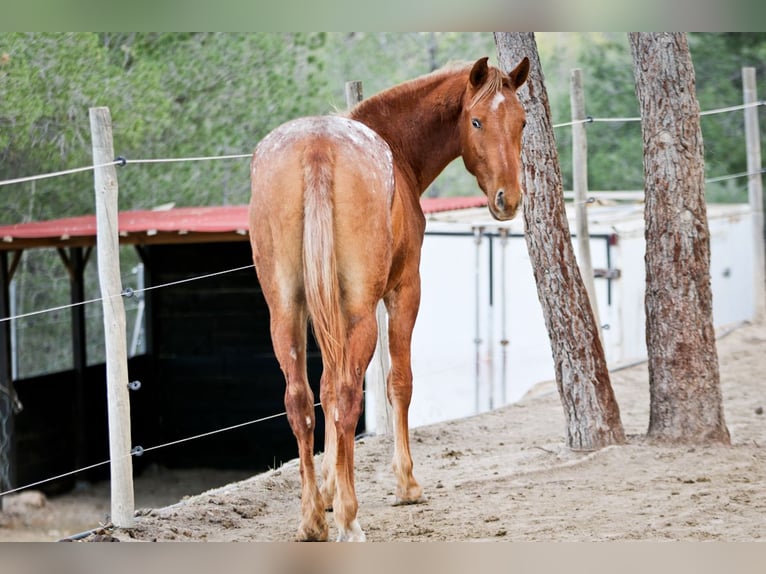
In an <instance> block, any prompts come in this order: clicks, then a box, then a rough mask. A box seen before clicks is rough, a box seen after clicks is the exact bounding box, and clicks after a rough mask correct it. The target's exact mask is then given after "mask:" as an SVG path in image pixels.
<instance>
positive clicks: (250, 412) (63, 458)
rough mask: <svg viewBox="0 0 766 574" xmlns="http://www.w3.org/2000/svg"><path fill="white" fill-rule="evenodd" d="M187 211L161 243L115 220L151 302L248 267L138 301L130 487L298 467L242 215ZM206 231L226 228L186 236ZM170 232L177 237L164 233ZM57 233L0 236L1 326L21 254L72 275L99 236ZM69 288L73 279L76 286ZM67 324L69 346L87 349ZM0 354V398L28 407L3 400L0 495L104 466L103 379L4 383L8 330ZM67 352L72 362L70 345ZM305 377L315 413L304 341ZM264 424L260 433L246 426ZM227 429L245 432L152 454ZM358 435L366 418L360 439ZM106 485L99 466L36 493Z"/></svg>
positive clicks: (313, 354) (312, 347)
mask: <svg viewBox="0 0 766 574" xmlns="http://www.w3.org/2000/svg"><path fill="white" fill-rule="evenodd" d="M189 211H190V210H172V211H171V212H165V213H164V214H163V224H164V225H165V226H166V227H170V229H163V230H162V231H160V232H157V226H156V225H154V223H153V222H152V221H148V222H146V223H145V224H143V225H133V227H132V228H131V229H130V231H127V230H123V216H124V215H125V214H120V227H121V231H120V235H121V242H123V243H132V244H134V245H135V246H136V249H138V251H139V253H140V256H141V259H142V260H143V262H144V265H145V282H146V285H145V286H146V287H147V288H150V287H153V286H159V285H166V284H168V283H174V282H178V281H181V280H184V279H189V278H194V277H200V276H203V275H207V274H211V273H217V272H220V271H228V270H231V269H237V268H240V267H246V266H249V267H247V268H245V269H240V270H238V271H233V272H228V273H223V274H220V275H214V276H210V277H206V278H203V279H198V280H195V281H189V282H180V283H175V284H173V285H170V286H165V287H163V288H158V289H148V290H147V291H145V292H144V297H145V303H146V327H145V328H146V333H145V336H146V353H145V354H144V355H141V356H136V357H133V358H131V359H130V360H129V366H128V370H129V378H130V381H140V383H141V385H140V389H139V390H135V391H131V393H130V401H131V405H130V406H131V425H132V426H131V435H132V436H131V438H132V444H133V445H134V448H135V447H137V446H141V447H143V448H144V449H147V451H146V452H144V454H143V455H141V456H134V457H133V465H134V469H135V472H136V473H140V472H141V471H142V470H143V469H144V468H145V467H146V466H148V465H149V464H153V463H156V464H160V465H163V466H166V467H171V468H178V467H187V468H195V467H196V468H198V467H207V468H223V469H244V470H252V471H253V472H259V471H262V470H266V469H268V468H273V467H275V466H278V465H279V464H280V463H282V462H285V461H287V460H290V459H292V458H295V457H296V456H297V446H296V443H295V439H294V437H293V435H292V432H291V430H290V428H289V425H288V423H287V419H286V417H285V416H274V415H279V414H280V413H283V411H284V402H283V397H284V379H283V377H282V373H281V371H280V369H279V365H278V363H277V361H276V358H275V357H274V354H273V351H272V348H271V339H270V333H269V314H268V308H267V306H266V303H265V301H264V299H263V296H262V294H261V290H260V287H259V284H258V281H257V277H256V274H255V271H254V269H253V268H252V266H251V264H252V258H251V252H250V244H249V242H248V241H247V234H246V233H243V232H242V229H243V228H244V229H246V227H247V225H246V221H247V220H246V215H244V214H245V213H246V211H245V210H244V209H243V207H242V206H238V207H236V208H205V209H203V210H199V209H198V210H196V211H197V212H200V213H199V214H197V213H194V214H191V215H190V213H189ZM224 211H225V213H224ZM174 212H175V213H174ZM147 213H149V217H154V215H153V214H151V213H150V212H147ZM134 214H135V212H130V213H129V214H127V215H129V216H131V217H133V216H134ZM216 217H218V218H219V219H221V220H222V225H220V226H217V227H215V228H214V229H212V230H210V229H206V230H204V231H196V232H195V231H194V227H193V224H190V223H189V221H190V220H194V219H195V218H198V219H199V221H200V222H201V224H204V225H206V226H208V228H210V222H211V220H215V219H216ZM174 218H175V220H176V221H177V222H178V223H177V225H175V228H173V226H172V225H170V224H169V223H168V222H172V221H173V220H174ZM227 218H228V219H227ZM78 219H79V220H82V219H83V218H78ZM134 219H135V217H134ZM66 221H67V220H59V221H58V222H47V223H49V224H50V225H49V227H51V228H52V230H49V231H41V230H39V229H38V230H36V231H35V233H34V234H33V235H35V237H24V233H23V229H22V228H23V225H21V226H6V227H0V237H4V238H6V239H5V242H4V243H3V244H2V249H0V267H1V268H2V269H0V271H2V279H3V281H2V301H0V303H2V308H1V309H0V311H2V316H3V317H7V316H9V313H8V312H7V309H8V308H9V307H8V284H9V281H10V278H11V277H12V275H13V270H14V267H15V265H14V262H17V261H18V257H19V256H20V254H21V253H22V251H23V250H24V249H28V248H31V247H52V248H58V249H60V250H64V251H65V252H66V253H69V254H70V256H69V257H68V259H67V258H65V259H67V260H68V261H70V262H72V261H75V260H77V257H76V255H77V254H78V250H81V249H83V248H86V249H87V248H88V247H89V246H92V244H93V243H94V242H95V234H93V235H90V234H89V232H88V231H87V230H85V231H82V230H81V231H80V234H79V235H78V234H77V233H73V232H72V230H71V229H69V228H67V227H66ZM79 223H81V222H78V225H79ZM133 223H135V222H133ZM27 225H33V224H27ZM19 229H21V230H22V231H18V230H19ZM160 229H162V228H160ZM45 233H48V235H47V236H46V235H45ZM8 237H11V238H12V240H9V239H7V238H8ZM17 254H18V255H17ZM93 259H94V260H95V257H93ZM86 260H87V257H86ZM92 264H94V265H95V262H94V263H92ZM70 271H71V269H70ZM79 280H80V281H82V269H80V272H79ZM76 282H77V276H76V275H75V276H74V278H73V285H75V284H76ZM73 299H76V296H73ZM76 315H77V314H76V313H73V328H72V337H73V340H75V341H76V340H77V339H81V340H82V341H84V337H83V336H82V333H81V332H80V331H81V330H82V328H83V326H82V325H79V324H78V323H79V321H78V320H77V318H76ZM0 343H2V345H1V346H2V349H0V355H1V356H0V367H2V368H1V369H0V377H2V380H0V384H2V385H3V388H9V389H11V391H12V393H16V395H17V397H18V399H19V401H20V402H21V404H23V407H24V408H23V410H21V411H20V412H15V411H14V409H13V404H14V400H12V399H13V397H12V394H11V393H0V425H2V429H3V433H4V434H3V435H2V436H8V437H10V439H11V440H10V442H9V443H8V444H7V445H5V446H4V448H3V452H2V453H0V457H2V458H3V459H4V460H5V464H6V465H7V466H8V467H9V472H8V473H7V476H8V478H7V479H6V482H7V484H0V492H2V491H4V490H7V489H10V488H16V487H19V486H24V485H29V484H32V483H35V482H37V481H43V480H47V479H49V478H51V477H54V476H57V475H59V474H64V473H69V472H71V471H73V470H76V469H80V468H84V467H87V466H90V465H96V464H98V463H101V462H104V461H107V460H108V459H109V448H108V427H107V409H106V375H105V366H104V365H96V366H90V367H85V366H84V364H82V363H79V364H78V361H77V359H75V368H74V369H73V370H71V371H66V372H60V373H51V374H47V375H44V376H40V377H34V378H29V379H20V380H14V381H11V380H10V379H11V377H10V373H11V370H10V338H9V332H8V322H5V323H0ZM83 344H84V343H83ZM74 348H75V351H74V352H75V354H77V350H76V348H77V343H76V342H75V344H74ZM308 365H309V380H310V382H311V386H312V388H313V390H314V393H315V397H316V400H317V401H318V397H319V390H318V385H319V376H320V374H321V357H320V355H319V352H318V349H317V346H316V343H315V342H314V340H313V337H311V334H310V329H309V351H308ZM261 418H267V420H263V421H260V422H253V423H252V424H243V423H250V421H257V420H258V419H261ZM237 425H242V426H239V427H237V428H234V429H231V430H226V431H225V432H221V433H217V434H213V435H210V436H205V437H201V438H196V439H195V440H191V441H188V442H181V443H178V444H173V445H170V446H167V447H164V448H159V449H152V448H151V447H154V446H157V445H164V444H166V443H171V442H174V441H180V440H181V439H185V438H188V437H194V436H197V435H201V434H205V433H209V432H211V431H216V430H219V429H225V428H227V427H232V426H237ZM363 425H364V416H362V417H361V420H360V426H359V431H360V432H361V431H363V430H364V429H363ZM317 427H318V428H317V431H316V432H317V434H316V440H315V445H316V450H317V451H320V450H322V448H323V432H324V422H323V417H322V415H321V408H319V407H317ZM2 462H3V461H2V460H0V464H2ZM108 473H109V466H108V465H107V464H102V465H99V466H96V467H94V468H92V469H90V470H87V471H84V472H80V473H77V474H76V475H71V476H67V477H65V478H61V479H58V480H53V481H50V482H45V483H44V484H41V485H40V486H37V487H36V488H39V489H41V490H43V491H46V492H48V493H56V492H62V491H65V490H68V489H70V488H71V487H72V486H73V485H74V484H75V482H76V481H79V480H91V481H93V480H99V479H104V478H108Z"/></svg>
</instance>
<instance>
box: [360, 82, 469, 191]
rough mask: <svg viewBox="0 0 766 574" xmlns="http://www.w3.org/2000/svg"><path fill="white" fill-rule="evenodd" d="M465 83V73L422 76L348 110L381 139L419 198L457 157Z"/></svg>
mask: <svg viewBox="0 0 766 574" xmlns="http://www.w3.org/2000/svg"><path fill="white" fill-rule="evenodd" d="M466 82H467V72H465V73H452V74H438V73H437V74H432V75H429V76H424V77H422V78H419V79H416V80H412V81H410V82H406V83H404V84H400V85H399V86H396V87H394V88H391V89H389V90H386V91H384V92H381V93H380V94H378V95H376V96H373V97H371V98H370V99H368V100H365V101H363V102H361V103H360V104H359V105H357V106H356V107H355V108H353V109H352V110H351V112H349V116H350V117H351V118H352V119H354V120H357V121H360V122H362V123H364V124H366V125H367V126H368V127H370V128H372V129H373V130H375V131H376V132H377V133H378V134H379V135H380V136H381V137H382V138H383V139H384V140H386V142H387V143H388V145H389V146H390V147H391V150H392V152H393V155H394V162H395V164H396V166H397V168H398V169H399V170H400V172H401V173H402V174H403V175H404V176H405V177H407V179H408V180H410V185H411V187H412V190H413V191H414V192H415V193H417V194H418V195H420V194H422V193H423V192H424V191H425V189H426V188H427V187H428V186H429V185H430V183H431V182H432V181H433V180H434V179H436V177H437V176H438V175H439V174H440V173H441V172H442V171H443V170H444V168H445V167H447V164H449V163H450V162H451V161H452V160H454V159H455V158H457V157H458V156H459V155H460V135H459V131H458V119H459V117H460V112H461V107H462V96H463V91H464V90H465V85H466Z"/></svg>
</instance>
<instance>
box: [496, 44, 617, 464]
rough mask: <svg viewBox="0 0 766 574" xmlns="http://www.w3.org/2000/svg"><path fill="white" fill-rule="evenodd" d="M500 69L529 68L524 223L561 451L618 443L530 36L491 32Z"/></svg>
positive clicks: (524, 95) (523, 96)
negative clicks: (559, 417)
mask: <svg viewBox="0 0 766 574" xmlns="http://www.w3.org/2000/svg"><path fill="white" fill-rule="evenodd" d="M495 43H496V44H497V49H498V59H499V62H500V65H501V66H502V67H503V68H505V69H506V70H510V69H512V68H513V66H514V65H515V64H516V63H517V62H518V61H519V60H520V59H521V58H522V57H523V56H528V57H529V59H530V61H531V63H532V67H531V71H530V75H529V79H528V80H527V83H526V84H525V86H523V87H522V88H520V90H519V99H520V100H521V103H522V105H523V106H524V108H525V109H526V112H527V127H526V128H525V131H524V142H523V146H522V162H523V164H524V175H525V183H524V188H525V190H526V193H525V195H524V203H523V208H524V224H525V228H526V233H525V237H526V241H527V248H528V250H529V255H530V257H531V260H532V267H533V269H534V274H535V281H536V283H537V294H538V298H539V299H540V303H541V305H542V308H543V315H544V316H545V323H546V326H547V328H548V335H549V337H550V341H551V349H552V352H553V360H554V364H555V371H556V384H557V386H558V390H559V396H560V398H561V402H562V405H563V406H564V414H565V418H566V435H567V445H568V446H569V447H570V448H572V449H576V450H593V449H598V448H602V447H604V446H608V445H611V444H621V443H623V442H625V433H624V431H623V428H622V422H621V420H620V409H619V407H618V405H617V401H616V400H615V398H614V393H613V392H612V386H611V383H610V382H609V371H608V370H607V367H606V359H605V358H604V349H603V347H602V345H601V340H600V338H599V332H598V329H599V326H598V325H597V324H596V322H595V320H594V318H593V312H592V309H591V306H590V302H589V300H588V294H587V291H586V289H585V285H584V284H583V281H582V276H581V275H580V270H579V267H578V266H577V261H576V259H575V254H574V247H573V245H572V239H571V234H570V231H569V224H568V223H567V218H566V211H565V209H564V196H563V193H562V183H561V170H560V167H559V161H558V153H557V150H556V142H555V139H554V136H553V126H552V124H551V113H550V106H549V104H548V94H547V92H546V90H545V85H544V84H543V75H542V69H541V66H540V59H539V56H538V53H537V43H536V41H535V37H534V34H531V33H507V32H497V33H495Z"/></svg>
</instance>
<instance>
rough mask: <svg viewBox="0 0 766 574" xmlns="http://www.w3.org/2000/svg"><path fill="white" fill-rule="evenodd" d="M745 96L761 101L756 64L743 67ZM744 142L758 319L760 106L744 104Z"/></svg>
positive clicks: (764, 304) (762, 303) (761, 272)
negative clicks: (756, 79)
mask: <svg viewBox="0 0 766 574" xmlns="http://www.w3.org/2000/svg"><path fill="white" fill-rule="evenodd" d="M742 98H743V100H744V103H745V104H755V103H756V102H758V93H757V89H756V84H755V68H742ZM745 145H746V148H747V173H748V174H749V175H748V177H747V195H748V199H749V202H750V211H751V213H752V215H751V217H752V218H753V250H754V251H753V281H754V291H753V296H754V298H755V301H754V302H755V319H756V320H762V319H764V316H765V315H766V286H765V285H764V281H765V279H764V276H765V275H766V269H764V266H766V261H765V259H764V241H766V239H765V238H764V232H765V230H764V227H763V179H762V177H761V134H760V130H759V127H758V107H757V106H755V105H753V106H751V107H747V108H745Z"/></svg>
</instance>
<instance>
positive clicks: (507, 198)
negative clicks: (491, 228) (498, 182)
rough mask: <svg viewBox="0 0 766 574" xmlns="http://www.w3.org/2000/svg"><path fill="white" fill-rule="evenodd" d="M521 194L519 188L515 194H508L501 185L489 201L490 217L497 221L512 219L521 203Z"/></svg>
mask: <svg viewBox="0 0 766 574" xmlns="http://www.w3.org/2000/svg"><path fill="white" fill-rule="evenodd" d="M521 195H522V193H521V189H519V192H518V193H516V194H510V193H508V192H507V191H506V190H505V188H502V187H501V188H500V189H498V190H497V191H496V192H495V195H494V197H493V198H490V201H489V212H490V213H491V214H492V217H494V218H495V219H497V220H498V221H508V220H509V219H513V218H514V217H515V216H516V211H517V209H518V207H519V204H520V203H521Z"/></svg>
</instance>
